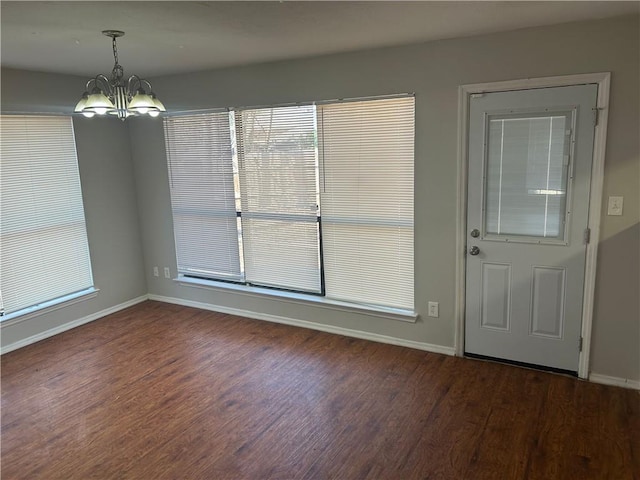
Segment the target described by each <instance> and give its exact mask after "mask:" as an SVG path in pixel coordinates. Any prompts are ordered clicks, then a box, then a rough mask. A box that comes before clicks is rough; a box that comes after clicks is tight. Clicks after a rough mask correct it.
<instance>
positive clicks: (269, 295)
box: [173, 274, 419, 323]
mask: <svg viewBox="0 0 640 480" xmlns="http://www.w3.org/2000/svg"><path fill="white" fill-rule="evenodd" d="M173 281H174V282H176V283H177V284H178V285H180V286H183V287H192V288H201V289H205V290H214V291H219V292H225V293H238V294H241V295H247V296H251V297H256V298H262V299H270V300H279V301H281V302H286V303H293V304H296V305H307V306H318V307H322V308H329V309H332V310H338V311H341V312H348V313H357V314H363V315H370V316H374V317H380V318H384V319H387V320H397V321H401V322H406V323H416V321H417V320H418V317H419V315H418V313H416V312H415V311H414V310H405V309H401V308H393V307H384V306H381V305H368V304H359V303H352V302H345V301H341V300H334V299H331V298H327V297H321V296H319V295H317V294H312V293H299V292H291V291H287V290H275V289H271V288H265V287H256V286H251V285H243V284H238V283H229V282H222V281H216V280H206V279H203V278H193V277H189V276H186V275H181V274H180V275H178V276H177V277H176V278H174V279H173Z"/></svg>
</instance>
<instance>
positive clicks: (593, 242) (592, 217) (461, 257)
mask: <svg viewBox="0 0 640 480" xmlns="http://www.w3.org/2000/svg"><path fill="white" fill-rule="evenodd" d="M584 84H597V85H598V99H597V103H596V110H597V112H594V115H596V116H595V117H594V118H595V119H597V120H596V121H597V123H596V126H595V132H594V141H593V164H592V167H591V189H590V192H589V219H588V224H587V227H588V228H589V229H590V239H589V242H588V243H587V250H586V259H585V260H586V262H585V276H584V290H583V301H582V327H581V336H582V350H581V351H580V356H579V359H578V377H580V378H585V379H586V378H588V377H589V357H590V351H591V327H592V324H593V303H594V297H595V283H596V264H597V256H598V244H599V242H600V216H601V213H602V193H603V192H602V190H603V183H604V160H605V149H606V141H607V122H608V116H609V89H610V85H611V73H610V72H601V73H586V74H579V75H563V76H557V77H541V78H526V79H521V80H507V81H503V82H490V83H474V84H468V85H461V86H459V87H458V155H457V156H458V162H457V167H458V185H457V204H456V303H455V309H454V318H455V331H454V350H455V355H456V356H463V355H464V329H465V323H464V322H465V308H466V268H467V262H466V252H465V247H466V239H467V180H468V178H467V171H468V163H469V156H468V145H469V101H470V98H471V95H473V94H480V93H493V92H505V91H511V90H527V89H534V88H551V87H567V86H573V85H584Z"/></svg>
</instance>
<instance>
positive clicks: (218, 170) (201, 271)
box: [164, 112, 242, 281]
mask: <svg viewBox="0 0 640 480" xmlns="http://www.w3.org/2000/svg"><path fill="white" fill-rule="evenodd" d="M164 127H165V141H166V148H167V158H168V164H169V182H170V188H171V208H172V212H173V228H174V235H175V241H176V253H177V263H178V272H179V273H181V274H184V275H191V276H200V277H205V278H212V279H222V280H234V281H240V280H242V268H241V259H240V251H239V247H238V227H239V225H238V217H237V213H236V198H235V193H234V192H235V191H236V188H235V187H234V181H237V172H236V173H234V165H233V157H232V149H231V133H230V128H229V114H228V113H227V112H215V113H206V114H198V115H189V116H176V117H170V118H165V121H164Z"/></svg>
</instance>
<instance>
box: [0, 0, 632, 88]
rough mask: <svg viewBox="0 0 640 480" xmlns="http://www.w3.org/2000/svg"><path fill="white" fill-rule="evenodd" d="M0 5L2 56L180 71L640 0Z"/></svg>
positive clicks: (73, 67) (473, 30)
mask: <svg viewBox="0 0 640 480" xmlns="http://www.w3.org/2000/svg"><path fill="white" fill-rule="evenodd" d="M0 8H1V13H2V16H1V40H2V44H1V49H2V50H1V54H2V55H1V57H0V59H1V62H2V65H3V66H7V67H14V68H21V69H27V70H37V71H45V72H57V73H68V74H79V75H90V76H93V75H95V74H97V73H109V72H110V70H111V67H112V65H113V57H112V53H111V45H110V42H111V39H109V38H107V37H104V36H103V35H102V34H101V33H100V32H101V31H102V30H105V29H116V30H124V31H125V32H126V35H125V36H124V37H123V38H121V39H119V41H118V51H119V57H120V64H121V65H122V66H123V67H124V68H125V74H132V73H136V74H138V75H142V76H157V75H163V74H173V73H183V72H190V71H198V70H206V69H210V68H216V67H225V66H232V65H243V64H249V63H256V62H264V61H273V60H282V59H291V58H301V57H307V56H313V55H320V54H326V53H336V52H345V51H353V50H360V49H366V48H372V47H381V46H389V45H400V44H406V43H414V42H421V41H427V40H436V39H443V38H452V37H461V36H469V35H476V34H481V33H490V32H497V31H504V30H514V29H518V28H524V27H531V26H538V25H548V24H557V23H565V22H571V21H577V20H588V19H596V18H604V17H610V16H617V15H623V14H628V13H638V12H640V2H637V1H636V2H609V1H603V2H600V1H587V2H581V1H575V2H420V1H413V2H399V1H379V2H352V1H343V2H338V1H335V2H318V1H280V2H278V1H259V2H244V1H235V2H231V1H228V2H184V1H172V2H147V1H138V2H101V1H96V2H31V1H6V0H3V1H2V3H1V4H0Z"/></svg>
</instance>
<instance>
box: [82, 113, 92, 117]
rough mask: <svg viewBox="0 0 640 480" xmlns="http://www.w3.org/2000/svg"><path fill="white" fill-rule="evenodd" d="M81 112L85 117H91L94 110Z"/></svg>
mask: <svg viewBox="0 0 640 480" xmlns="http://www.w3.org/2000/svg"><path fill="white" fill-rule="evenodd" d="M82 114H83V115H84V116H85V117H87V118H91V117H93V116H94V115H95V113H94V112H82Z"/></svg>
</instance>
